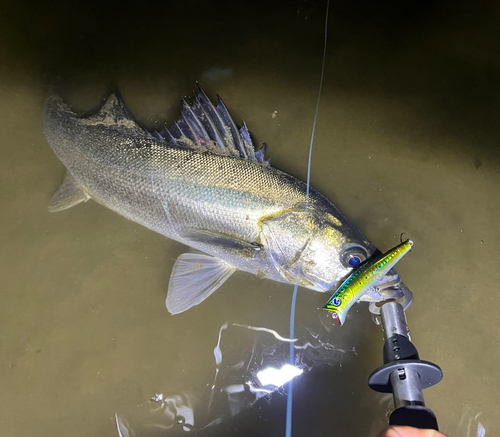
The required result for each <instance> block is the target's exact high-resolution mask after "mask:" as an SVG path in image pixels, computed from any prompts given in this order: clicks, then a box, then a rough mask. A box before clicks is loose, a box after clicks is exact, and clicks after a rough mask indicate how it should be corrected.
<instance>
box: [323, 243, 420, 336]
mask: <svg viewBox="0 0 500 437" xmlns="http://www.w3.org/2000/svg"><path fill="white" fill-rule="evenodd" d="M412 246H413V241H411V240H406V241H404V242H402V243H401V244H398V245H397V246H396V247H393V248H392V249H391V250H389V251H388V252H386V253H384V254H383V255H380V256H378V257H376V258H374V259H372V260H368V261H366V262H365V263H364V264H362V265H361V266H360V267H359V268H358V269H356V270H355V271H354V272H353V273H352V275H351V276H349V277H348V278H347V279H346V280H345V281H344V283H343V284H342V285H341V286H340V288H339V289H338V290H337V291H336V292H335V293H334V294H333V296H332V297H331V298H330V299H329V300H328V302H327V303H326V304H325V306H324V307H323V308H324V309H326V310H328V311H331V312H332V313H333V315H334V317H335V318H336V319H337V321H338V322H339V325H341V326H342V325H343V324H344V322H345V318H346V315H347V312H348V311H349V309H350V308H351V307H352V306H353V305H354V304H355V303H356V302H357V301H358V300H359V299H360V298H361V297H362V296H363V295H364V294H365V293H366V292H368V291H369V290H370V288H372V287H374V286H375V285H377V284H378V283H379V282H380V280H381V279H382V278H383V277H384V276H385V275H386V274H387V272H388V271H389V270H390V269H392V268H393V267H394V266H395V265H396V263H397V262H398V261H399V260H400V259H401V258H403V256H404V255H405V254H406V253H408V252H409V251H410V249H411V247H412Z"/></svg>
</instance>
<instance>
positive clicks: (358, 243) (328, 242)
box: [260, 205, 377, 292]
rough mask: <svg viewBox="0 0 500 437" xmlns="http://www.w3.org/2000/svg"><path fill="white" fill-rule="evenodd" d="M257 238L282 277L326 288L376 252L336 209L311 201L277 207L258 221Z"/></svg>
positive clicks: (310, 286)
mask: <svg viewBox="0 0 500 437" xmlns="http://www.w3.org/2000/svg"><path fill="white" fill-rule="evenodd" d="M260 229H261V241H262V242H263V243H264V244H265V246H267V249H268V251H269V254H270V258H271V260H272V264H273V266H274V267H275V268H276V269H277V270H278V272H279V273H280V274H281V276H282V277H283V278H285V279H286V280H287V281H289V282H291V283H295V282H298V284H299V285H300V286H302V287H306V288H310V289H312V290H316V291H322V292H328V291H330V290H332V289H336V288H338V287H339V286H340V285H341V284H342V282H343V281H344V280H345V278H346V277H348V276H349V275H350V274H351V273H352V271H353V270H354V269H355V268H357V267H358V266H359V265H360V264H361V263H362V262H363V261H365V260H366V259H368V258H369V257H371V256H372V255H373V254H374V253H375V252H376V250H377V249H376V247H375V246H374V245H373V244H371V243H370V242H369V241H368V240H367V239H366V238H365V237H364V236H363V235H362V234H361V233H360V232H359V231H358V230H357V229H356V228H354V227H353V226H352V225H351V224H350V223H349V222H348V221H347V220H346V219H345V218H344V217H343V216H342V215H340V213H339V214H338V215H337V216H335V215H333V214H332V213H330V212H326V211H324V210H321V209H320V208H318V207H315V206H314V205H308V207H307V209H306V208H304V207H303V206H300V207H297V208H293V209H287V210H282V211H279V212H278V213H274V214H271V215H269V216H266V217H264V218H263V219H262V220H261V221H260Z"/></svg>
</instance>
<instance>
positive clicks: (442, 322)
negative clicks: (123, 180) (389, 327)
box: [0, 1, 500, 437]
mask: <svg viewBox="0 0 500 437" xmlns="http://www.w3.org/2000/svg"><path fill="white" fill-rule="evenodd" d="M492 4H493V3H492ZM324 12H325V4H324V3H323V2H316V1H308V2H306V1H292V2H284V1H283V2H274V3H273V4H267V3H266V2H257V3H256V2H248V3H243V2H238V3H231V4H225V3H224V2H211V3H205V2H197V1H189V2H184V3H180V2H171V3H169V2H163V3H162V4H161V5H160V4H151V5H149V6H147V5H146V4H144V3H132V2H130V3H117V4H114V5H111V4H105V3H104V2H90V3H89V2H88V1H87V2H81V3H74V2H61V3H59V4H52V5H48V4H45V3H39V4H38V3H37V4H35V3H34V2H33V4H25V5H20V4H18V3H16V2H3V3H2V5H1V6H0V20H1V23H0V24H1V27H0V28H1V33H0V38H1V39H0V59H1V63H0V138H1V142H0V180H1V185H0V189H1V195H0V217H1V227H0V278H1V289H2V306H1V309H0V351H1V352H0V354H1V357H2V361H1V366H0V405H2V410H1V413H0V427H1V434H2V436H21V435H22V436H25V437H30V436H37V437H40V436H51V437H52V436H66V435H72V436H75V437H78V436H85V437H87V436H117V435H118V431H117V424H116V422H117V418H118V421H119V423H121V429H122V434H123V435H126V433H127V432H129V433H130V435H133V434H132V432H131V431H130V430H134V431H135V433H136V435H137V436H157V435H158V436H159V435H169V436H170V435H181V434H185V433H186V432H190V433H195V434H196V435H203V436H205V435H206V436H211V435H217V436H255V435H259V436H276V435H284V428H285V403H286V397H285V395H284V393H285V392H286V390H285V389H283V388H282V389H279V390H277V391H276V392H275V393H274V394H272V395H270V394H267V393H266V392H265V391H264V392H263V391H262V386H261V385H259V381H258V378H257V376H256V372H257V370H259V369H262V368H263V367H264V368H265V367H281V365H282V364H283V363H284V362H286V361H287V353H288V347H289V343H288V342H284V341H282V340H280V339H279V338H276V337H275V336H274V335H272V334H271V333H269V332H265V331H259V330H254V329H250V328H249V327H265V328H267V329H272V330H275V331H276V332H277V333H279V334H280V335H281V336H283V337H287V336H288V320H289V311H290V299H291V295H292V287H288V286H286V285H284V284H277V283H272V282H266V281H261V280H259V279H257V278H254V277H251V276H249V275H247V274H244V273H241V274H235V275H233V276H232V277H231V278H230V279H229V280H228V281H227V282H226V283H225V284H224V286H223V287H222V288H221V289H220V290H219V291H217V292H216V293H215V294H214V295H213V296H212V297H211V298H210V299H208V300H207V301H206V302H204V303H203V304H202V305H200V306H198V307H196V308H193V309H192V310H190V311H188V312H186V313H184V314H181V315H178V316H170V315H169V314H168V313H167V311H166V309H165V304H164V300H165V295H166V290H167V284H168V278H169V274H170V270H171V268H172V265H173V263H174V261H175V258H176V257H177V256H178V255H179V254H180V253H183V252H184V251H185V250H186V248H185V247H183V246H181V245H179V244H177V243H175V242H172V241H170V240H167V239H165V238H164V237H161V236H160V235H156V234H154V233H153V232H151V231H148V230H146V229H144V228H142V227H140V226H139V225H136V224H134V223H132V222H129V221H127V220H125V219H124V218H122V217H120V216H118V215H117V214H115V213H113V212H111V211H109V210H107V209H105V208H103V207H102V206H99V205H97V204H96V203H93V202H88V203H85V204H82V205H78V206H77V207H75V208H72V209H69V210H67V211H64V212H61V213H57V214H50V213H49V212H48V211H47V208H46V206H47V203H48V200H49V199H50V197H51V195H52V193H53V192H54V191H55V190H56V188H57V186H58V184H59V183H60V181H61V180H62V177H63V174H64V168H63V166H62V164H61V163H60V162H59V161H58V160H57V158H56V157H55V155H54V154H53V153H52V151H51V149H50V147H49V146H48V144H47V142H46V140H45V137H44V134H43V126H42V123H41V112H42V108H43V102H44V99H45V96H46V93H47V90H48V88H49V87H55V89H56V90H57V92H59V93H60V94H61V95H62V96H63V97H64V98H65V99H66V100H67V101H68V102H69V103H71V104H72V106H73V108H74V109H76V110H81V111H89V110H95V109H96V108H97V107H98V106H99V105H100V103H101V102H102V100H103V99H104V98H105V97H106V96H107V95H108V94H109V92H111V91H112V90H113V89H114V88H116V87H118V88H119V89H120V90H121V92H122V94H123V96H124V98H125V100H126V102H127V104H128V105H129V108H130V110H131V112H132V113H133V114H134V116H135V117H136V118H137V119H138V120H139V122H140V123H141V124H142V125H143V126H145V127H148V128H159V127H161V125H162V123H163V122H164V121H168V122H171V121H172V120H173V119H174V118H175V117H177V115H178V113H179V108H180V98H181V97H182V96H184V95H190V94H191V92H192V90H193V89H194V88H195V81H196V80H201V81H202V84H203V85H204V87H205V89H206V90H207V92H208V93H209V94H210V95H211V96H212V97H214V96H215V94H216V93H218V94H220V95H221V96H222V97H223V98H224V99H225V102H226V104H227V105H228V107H229V109H230V110H231V112H232V114H233V116H234V117H235V119H241V118H244V119H245V121H246V122H247V125H248V126H249V128H250V130H251V131H252V133H253V135H254V138H255V139H256V140H257V142H261V141H265V142H266V143H267V144H268V147H269V149H268V150H269V156H271V157H272V163H273V165H274V166H276V167H277V168H280V169H282V170H285V171H287V172H288V173H291V174H293V175H295V176H297V177H300V178H302V179H305V175H306V163H307V153H308V144H309V138H310V134H311V127H312V117H313V114H314V107H315V103H316V93H317V87H318V82H319V73H320V68H321V54H322V48H323V47H322V44H323V19H324ZM499 18H500V8H498V6H491V5H487V4H483V5H482V6H481V9H477V10H468V9H466V8H465V7H464V8H462V7H460V6H459V5H457V4H456V2H454V3H450V4H449V6H447V7H446V6H441V7H438V6H431V5H428V6H426V7H421V8H420V10H418V11H416V10H414V8H413V6H411V7H410V6H408V9H406V8H405V6H402V5H401V4H400V3H399V2H394V3H393V4H392V5H391V6H390V7H386V9H380V5H378V4H372V3H366V4H364V3H361V2H355V3H352V2H351V3H349V5H347V4H346V5H344V6H338V5H332V9H331V17H330V28H329V30H330V34H329V45H328V56H327V63H326V76H325V83H324V90H323V95H322V102H321V107H320V113H319V119H318V125H317V131H316V137H315V146H314V152H313V161H312V185H313V186H314V187H315V188H316V189H318V190H319V191H320V192H322V193H323V194H325V195H326V196H327V197H328V198H330V199H331V200H332V201H334V203H335V204H336V205H337V206H338V207H339V208H340V209H341V210H342V211H343V212H344V214H346V215H347V216H348V217H349V218H350V219H351V220H352V221H353V222H354V223H355V224H356V225H357V226H358V227H359V228H360V230H362V231H363V232H364V233H365V235H367V236H368V237H369V238H370V239H371V240H372V241H373V242H374V243H375V244H376V245H377V246H378V247H379V248H381V249H388V248H389V247H392V246H393V245H394V244H395V243H396V241H397V240H396V239H397V238H398V237H396V239H395V236H399V234H400V233H401V232H403V231H404V232H406V234H407V235H408V236H409V237H411V238H412V240H414V242H415V247H414V249H415V251H414V252H413V253H411V254H409V255H408V256H407V257H406V258H405V260H403V261H402V262H401V263H400V265H399V267H398V270H399V272H400V274H401V275H402V277H403V279H404V281H405V283H406V284H407V285H408V286H409V287H410V288H411V289H412V290H413V292H414V295H415V302H414V304H413V306H412V307H411V309H410V311H409V312H408V319H409V324H410V328H411V329H412V336H413V340H414V342H415V344H416V345H417V347H418V348H419V351H420V354H421V357H422V358H424V359H428V360H430V361H434V362H436V363H437V364H439V365H440V366H441V367H442V368H443V370H444V373H445V378H444V380H443V381H442V382H441V383H440V384H439V385H438V386H436V387H434V388H431V389H429V390H427V391H426V392H425V393H424V394H425V398H426V402H427V404H428V406H429V407H431V408H432V409H433V410H434V411H435V413H436V415H437V417H438V420H439V422H440V425H441V429H442V430H444V431H445V432H447V433H449V434H450V435H451V436H467V437H471V436H480V435H492V436H493V435H498V434H500V425H499V422H498V420H496V401H497V400H498V398H499V396H500V383H499V381H500V379H499V378H498V371H497V369H496V368H497V363H498V362H500V353H499V349H498V341H499V338H500V333H499V326H500V324H499V323H498V322H499V316H498V314H499V310H500V305H499V303H498V302H499V300H498V297H497V296H498V288H499V286H498V284H499V283H500V273H499V271H498V269H497V268H496V266H497V263H498V255H497V251H496V248H497V244H498V241H499V227H498V217H499V216H500V207H499V202H498V199H499V198H500V173H499V169H500V166H499V164H500V160H499V153H498V144H499V142H500V125H499V123H498V119H499V115H500V103H499V102H500V93H499V90H500V89H499V84H500V72H499V67H500V65H499V60H498V53H499V49H500V31H499V30H498V29H497V27H498V26H497V23H498V19H499ZM325 297H326V295H323V294H319V293H313V292H310V291H306V290H303V289H302V290H300V292H299V297H298V302H297V322H296V324H297V325H296V326H297V333H296V337H297V338H298V339H299V340H298V341H297V342H296V351H297V356H298V360H299V361H300V363H301V365H302V367H303V368H304V373H303V374H302V375H300V376H299V377H297V378H296V380H295V381H296V383H295V396H294V428H293V429H294V435H295V436H324V435H334V436H354V437H366V436H374V435H376V434H377V432H378V431H379V430H380V429H381V428H383V426H384V425H385V423H386V421H387V418H386V414H387V412H388V411H390V397H388V396H384V395H379V394H377V393H374V392H372V391H371V390H370V389H369V388H368V386H367V384H366V381H367V377H368V375H369V374H370V372H371V371H372V370H374V369H375V368H376V367H378V365H379V364H380V363H381V360H382V354H381V348H382V334H381V331H380V328H378V327H377V326H375V325H374V324H373V323H372V322H371V318H370V315H369V313H368V310H367V307H366V305H365V304H360V305H358V306H356V307H355V308H354V310H353V311H352V314H350V318H349V319H348V323H347V324H346V325H345V326H344V327H342V328H339V327H338V326H335V325H333V322H332V320H331V319H330V318H327V317H326V316H325V314H324V313H323V312H322V311H321V310H319V309H318V308H320V307H321V306H322V305H323V304H324V302H325ZM264 390H265V388H264ZM153 397H154V398H155V400H154V401H152V400H151V398H153ZM209 424H211V426H209V427H206V428H204V427H205V426H206V425H209ZM481 433H483V434H481Z"/></svg>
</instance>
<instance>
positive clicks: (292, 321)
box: [285, 0, 330, 437]
mask: <svg viewBox="0 0 500 437" xmlns="http://www.w3.org/2000/svg"><path fill="white" fill-rule="evenodd" d="M329 9H330V0H327V2H326V14H325V15H326V17H325V42H324V47H323V62H322V64H321V79H320V81H319V91H318V100H317V101H316V111H315V113H314V122H313V127H312V133H311V143H310V144H309V158H308V161H307V184H306V208H305V209H306V211H307V207H308V202H309V191H310V181H311V158H312V149H313V142H314V132H315V130H316V120H317V119H318V110H319V101H320V99H321V89H322V88H323V77H324V73H325V61H326V42H327V36H328V11H329ZM298 286H299V278H298V277H297V279H296V281H295V286H294V288H293V296H292V305H291V309H290V338H294V337H295V304H296V302H297V289H298ZM290 365H291V366H294V365H295V349H294V345H293V343H290ZM292 406H293V379H291V380H290V382H289V383H288V397H287V401H286V428H285V436H286V437H292Z"/></svg>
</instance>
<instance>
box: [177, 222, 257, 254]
mask: <svg viewBox="0 0 500 437" xmlns="http://www.w3.org/2000/svg"><path fill="white" fill-rule="evenodd" d="M180 235H181V236H182V238H183V239H184V240H186V241H188V242H190V243H198V244H201V245H206V246H209V247H218V248H221V249H228V250H230V251H231V252H233V253H234V254H237V256H240V257H241V258H251V257H253V256H255V255H256V254H258V253H259V251H260V250H261V249H262V245H261V244H259V243H256V242H249V241H246V240H243V239H241V238H237V237H234V236H232V235H228V234H224V233H221V232H214V231H208V230H203V229H201V230H200V229H191V230H187V231H186V230H185V231H183V232H181V233H180Z"/></svg>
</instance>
